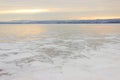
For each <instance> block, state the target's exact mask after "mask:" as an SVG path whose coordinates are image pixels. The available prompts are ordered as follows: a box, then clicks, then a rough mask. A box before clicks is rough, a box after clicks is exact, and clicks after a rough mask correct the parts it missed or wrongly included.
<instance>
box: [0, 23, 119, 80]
mask: <svg viewBox="0 0 120 80" xmlns="http://www.w3.org/2000/svg"><path fill="white" fill-rule="evenodd" d="M12 26H13V25H12ZM14 26H15V25H14ZM25 26H30V25H25ZM34 26H36V25H34ZM37 26H38V25H37ZM39 26H40V25H39ZM47 26H50V25H47ZM68 26H70V25H52V26H50V27H47V29H48V31H46V32H44V33H42V34H40V33H39V34H37V35H36V34H35V35H31V36H28V35H27V38H26V37H24V38H18V39H19V40H18V39H16V37H15V39H11V38H9V37H8V39H9V41H8V40H6V41H5V42H3V41H1V43H0V80H120V76H119V74H120V26H119V25H118V26H115V25H112V26H109V27H106V26H108V25H99V27H98V25H87V27H86V25H83V27H81V25H77V26H76V25H72V26H70V27H68ZM79 26H80V27H79ZM92 26H94V27H92ZM10 27H11V26H10ZM21 27H23V25H22V26H21ZM90 27H91V28H90ZM35 28H36V27H35ZM6 35H7V34H6ZM11 36H13V35H11ZM17 36H18V37H19V35H17ZM4 37H5V36H4Z"/></svg>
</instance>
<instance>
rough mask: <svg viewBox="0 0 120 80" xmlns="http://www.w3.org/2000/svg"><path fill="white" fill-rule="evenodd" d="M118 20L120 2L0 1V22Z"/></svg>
mask: <svg viewBox="0 0 120 80" xmlns="http://www.w3.org/2000/svg"><path fill="white" fill-rule="evenodd" d="M111 18H120V0H0V21H9V20H79V19H111Z"/></svg>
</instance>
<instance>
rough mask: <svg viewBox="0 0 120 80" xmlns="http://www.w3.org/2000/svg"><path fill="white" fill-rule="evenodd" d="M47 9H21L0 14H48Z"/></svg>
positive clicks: (0, 12)
mask: <svg viewBox="0 0 120 80" xmlns="http://www.w3.org/2000/svg"><path fill="white" fill-rule="evenodd" d="M48 11H49V10H47V9H20V10H3V11H0V14H30V13H43V12H48Z"/></svg>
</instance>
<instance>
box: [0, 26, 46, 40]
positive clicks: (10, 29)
mask: <svg viewBox="0 0 120 80" xmlns="http://www.w3.org/2000/svg"><path fill="white" fill-rule="evenodd" d="M44 31H45V28H44V27H43V26H40V25H39V26H35V25H3V26H0V41H1V42H5V41H10V40H16V39H24V38H27V37H31V36H35V35H39V34H41V33H43V32H44Z"/></svg>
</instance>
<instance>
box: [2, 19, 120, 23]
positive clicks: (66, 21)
mask: <svg viewBox="0 0 120 80" xmlns="http://www.w3.org/2000/svg"><path fill="white" fill-rule="evenodd" d="M107 23H120V19H96V20H40V21H39V20H37V21H36V20H17V21H6V22H0V24H107Z"/></svg>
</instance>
